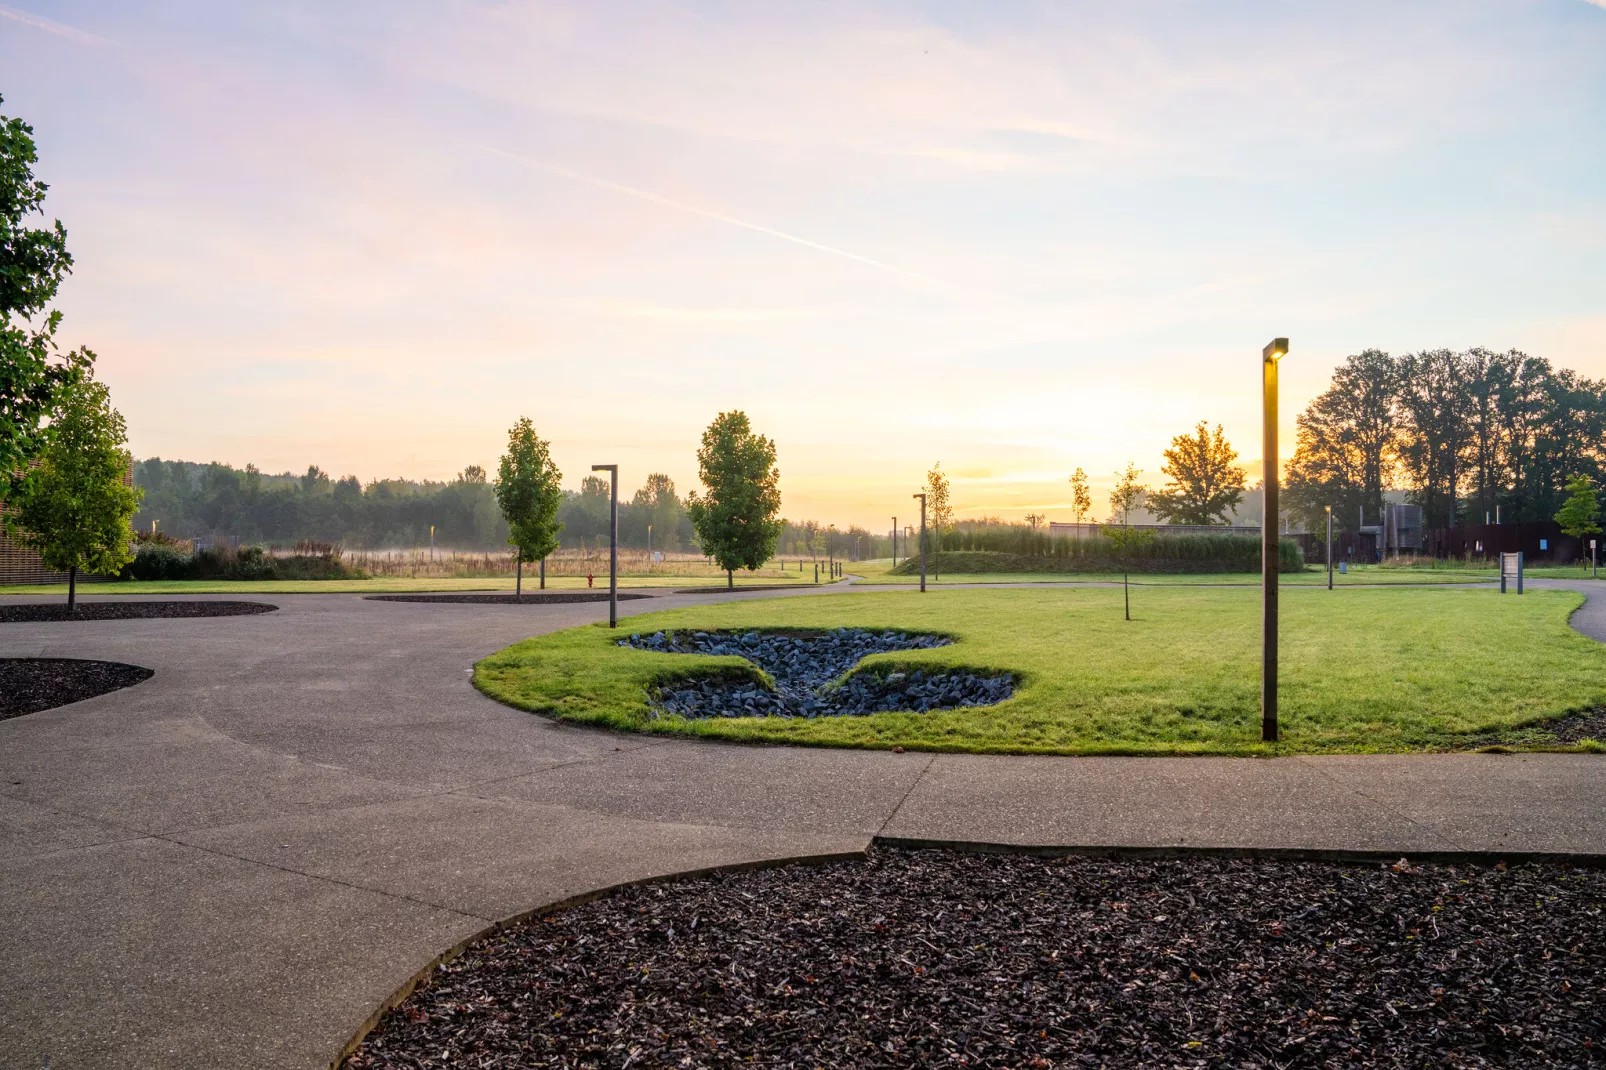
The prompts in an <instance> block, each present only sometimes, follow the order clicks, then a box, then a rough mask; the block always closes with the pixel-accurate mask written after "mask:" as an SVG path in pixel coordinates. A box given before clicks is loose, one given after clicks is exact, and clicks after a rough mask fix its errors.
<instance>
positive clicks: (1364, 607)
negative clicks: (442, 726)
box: [474, 586, 1606, 754]
mask: <svg viewBox="0 0 1606 1070" xmlns="http://www.w3.org/2000/svg"><path fill="white" fill-rule="evenodd" d="M1581 601H1582V598H1581V596H1579V595H1577V594H1574V593H1572V592H1568V591H1556V590H1535V591H1533V592H1531V593H1529V594H1527V595H1525V596H1523V597H1522V598H1517V597H1514V596H1508V597H1505V598H1502V597H1501V596H1500V595H1499V594H1498V592H1495V591H1490V590H1486V589H1485V590H1476V589H1455V588H1440V589H1437V590H1434V589H1420V588H1416V589H1413V588H1400V587H1396V588H1370V589H1368V588H1352V589H1348V590H1344V591H1335V592H1333V593H1332V594H1331V595H1329V594H1327V593H1326V592H1324V591H1305V592H1300V593H1299V594H1298V595H1297V596H1290V597H1288V598H1285V599H1284V601H1283V610H1282V612H1283V632H1282V636H1283V638H1282V674H1281V683H1282V698H1281V714H1282V725H1283V741H1282V742H1281V743H1279V744H1275V745H1270V746H1268V745H1264V744H1262V743H1260V741H1259V690H1258V688H1259V655H1260V631H1259V628H1260V603H1259V598H1258V592H1256V591H1253V590H1245V589H1240V588H1227V587H1218V588H1184V587H1175V586H1173V587H1148V588H1144V589H1142V590H1141V592H1135V593H1134V597H1133V610H1134V616H1135V617H1136V619H1135V620H1133V621H1131V622H1130V623H1128V622H1126V621H1124V620H1123V619H1122V614H1121V592H1120V591H1119V590H1114V589H1110V588H1100V587H1083V588H1046V589H1045V588H1038V589H995V590H949V591H935V592H931V593H929V594H927V595H926V596H925V597H916V596H912V595H911V594H909V593H906V592H901V591H889V592H880V593H868V592H867V593H859V594H844V595H827V596H820V597H811V598H805V599H790V598H789V599H774V600H765V601H760V602H746V603H741V604H735V603H727V604H722V605H716V606H709V607H700V608H696V609H685V610H675V611H669V612H664V613H654V614H649V615H643V616H639V617H630V618H626V619H625V620H624V621H622V622H621V625H622V626H621V627H620V628H619V629H618V630H617V631H609V630H608V629H607V628H605V627H596V626H588V627H583V628H576V629H571V630H569V631H564V632H558V633H555V634H552V635H547V636H541V637H538V638H534V639H529V640H526V641H525V642H522V643H519V644H516V645H514V646H512V647H509V648H507V649H506V650H503V651H500V652H498V653H497V654H494V655H492V656H491V657H488V658H486V659H485V660H483V661H481V662H480V663H479V664H478V665H477V666H476V667H475V670H474V682H475V684H476V686H478V687H479V688H480V689H481V690H482V691H484V692H485V693H486V694H488V695H490V696H492V697H493V698H497V699H500V700H502V701H504V702H507V703H509V704H511V705H513V706H517V707H520V708H522V709H527V710H531V711H533V712H537V713H543V714H549V715H552V716H556V717H558V718H560V719H563V720H570V721H577V722H584V723H589V724H598V725H606V726H609V727H613V728H618V729H624V730H633V731H648V732H662V733H681V734H686V735H696V736H708V737H714V738H720V739H729V740H747V741H765V742H774V743H797V744H814V745H823V746H843V747H892V746H903V747H907V748H910V749H923V750H933V751H974V752H1017V753H1053V754H1287V753H1306V752H1372V751H1413V750H1435V749H1446V748H1453V747H1456V746H1464V745H1467V743H1468V737H1469V736H1474V735H1478V734H1482V733H1487V732H1497V731H1501V730H1504V729H1509V728H1515V727H1519V726H1523V725H1526V724H1531V723H1533V722H1537V721H1540V720H1544V719H1548V718H1552V717H1555V716H1558V715H1561V714H1564V713H1567V712H1569V711H1573V710H1578V709H1584V708H1592V707H1594V706H1597V705H1600V704H1602V703H1603V702H1606V646H1603V645H1602V644H1600V643H1597V642H1595V641H1594V640H1592V639H1589V638H1586V637H1584V636H1582V635H1580V634H1578V633H1577V632H1575V631H1573V630H1572V629H1571V628H1570V627H1569V626H1568V625H1567V618H1568V617H1569V616H1570V615H1571V613H1572V611H1573V610H1574V609H1576V608H1577V607H1578V605H1579V604H1580V603H1581ZM848 625H854V626H862V627H875V628H904V629H911V630H924V631H933V632H941V633H945V634H949V635H952V636H954V637H956V638H957V640H958V641H957V642H955V643H954V644H953V645H951V646H947V647H943V648H940V649H936V650H922V651H918V652H904V653H895V654H881V655H876V656H875V657H873V658H869V659H866V660H865V662H863V663H861V664H862V665H868V664H872V663H881V664H887V665H897V666H900V667H906V668H915V667H926V668H930V667H949V668H967V669H974V670H993V671H1000V670H1004V671H1009V672H1012V673H1015V674H1017V675H1018V677H1019V678H1023V679H1024V684H1023V685H1022V686H1021V687H1020V688H1019V689H1018V690H1017V691H1016V694H1015V696H1014V697H1013V698H1012V699H1010V700H1009V701H1007V702H1004V703H1001V704H999V705H997V706H992V707H985V708H974V709H963V710H946V711H936V712H931V713H924V714H921V713H881V714H874V715H871V716H867V717H827V718H819V719H815V720H786V719H780V718H742V719H729V720H726V719H718V720H706V721H691V720H685V719H681V718H660V719H656V720H651V719H649V718H648V709H647V703H646V695H645V688H646V687H647V686H648V685H649V684H650V683H653V682H655V681H658V680H662V679H666V678H674V677H676V676H684V675H686V674H688V673H691V674H696V673H698V672H706V671H709V670H711V669H714V668H716V667H725V668H726V669H730V668H733V667H734V668H737V669H742V668H744V667H748V663H747V662H745V661H742V660H741V659H737V658H722V657H704V656H698V655H681V654H661V653H655V652H650V651H641V650H633V649H629V648H621V647H619V646H617V645H615V641H616V640H617V639H618V638H620V637H621V636H624V635H628V634H631V633H634V632H651V631H656V630H658V629H661V628H699V629H714V628H724V629H742V628H768V627H792V628H831V627H841V626H848Z"/></svg>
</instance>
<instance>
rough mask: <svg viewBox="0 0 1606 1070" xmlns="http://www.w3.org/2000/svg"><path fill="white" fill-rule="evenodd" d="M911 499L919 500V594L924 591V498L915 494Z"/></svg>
mask: <svg viewBox="0 0 1606 1070" xmlns="http://www.w3.org/2000/svg"><path fill="white" fill-rule="evenodd" d="M912 497H915V498H919V499H920V593H921V594H924V593H925V591H926V496H925V495H924V494H915V495H912Z"/></svg>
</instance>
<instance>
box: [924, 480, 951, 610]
mask: <svg viewBox="0 0 1606 1070" xmlns="http://www.w3.org/2000/svg"><path fill="white" fill-rule="evenodd" d="M953 527H954V509H953V504H952V502H951V501H950V500H949V486H948V477H947V476H946V475H944V474H943V471H942V462H941V461H938V462H937V463H936V464H934V465H932V466H931V471H929V472H927V473H926V529H927V530H928V531H929V532H930V533H931V534H932V535H935V536H936V537H937V545H936V550H935V552H934V553H933V554H932V555H931V574H932V578H933V579H937V580H940V579H942V538H943V536H944V535H946V534H948V533H949V532H950V531H952V530H953Z"/></svg>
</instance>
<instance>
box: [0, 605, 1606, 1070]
mask: <svg viewBox="0 0 1606 1070" xmlns="http://www.w3.org/2000/svg"><path fill="white" fill-rule="evenodd" d="M1590 586H1593V587H1594V588H1595V589H1597V590H1598V589H1601V588H1599V586H1598V585H1590ZM905 593H906V594H907V595H908V596H910V597H916V596H917V595H916V593H915V592H913V591H907V590H906V591H905ZM813 596H814V592H801V593H799V592H794V593H791V594H789V595H779V596H778V595H774V594H771V595H739V596H737V597H813ZM253 597H256V596H253ZM720 597H724V596H720ZM709 600H712V599H711V598H710V597H709V596H681V595H668V596H662V597H657V598H654V599H652V600H651V601H635V602H628V603H624V604H622V605H621V607H620V608H621V610H623V611H624V612H626V613H636V612H643V611H648V610H654V609H662V608H669V607H672V606H683V605H690V604H695V603H697V602H699V601H709ZM272 601H274V602H275V603H276V604H278V605H280V606H281V607H282V608H281V609H280V611H279V612H277V613H271V614H267V615H263V616H254V617H234V618H214V619H208V620H168V621H110V622H103V623H82V624H73V625H62V624H52V625H0V656H19V655H28V656H36V655H58V656H73V657H96V658H107V659H111V660H122V661H129V662H134V663H136V664H141V665H146V666H149V667H151V668H154V669H155V670H156V675H155V677H154V678H152V679H151V680H149V681H147V682H146V683H143V684H140V685H138V686H137V687H134V688H131V689H129V690H126V691H123V692H119V693H115V694H111V695H104V696H101V697H100V698H96V699H91V700H89V701H87V702H83V703H79V704H76V705H73V706H69V707H63V708H61V709H57V710H50V711H46V712H43V713H38V714H33V715H31V716H27V717H20V718H14V719H12V720H9V721H3V722H0V1065H3V1066H4V1067H8V1068H9V1067H26V1068H34V1067H42V1066H45V1065H47V1064H48V1065H49V1066H50V1067H52V1068H53V1070H67V1068H74V1067H107V1068H111V1067H116V1068H126V1067H219V1066H229V1067H241V1068H248V1067H262V1068H273V1070H280V1068H309V1070H310V1068H316V1067H320V1066H325V1065H327V1064H328V1062H329V1060H330V1059H331V1057H332V1056H333V1055H334V1054H335V1053H336V1052H337V1051H338V1050H339V1048H340V1046H341V1045H342V1044H343V1043H344V1042H345V1041H346V1040H347V1039H348V1037H349V1036H350V1035H351V1034H352V1032H353V1031H354V1030H355V1029H356V1028H357V1027H358V1026H359V1024H360V1023H361V1022H362V1021H363V1020H364V1019H365V1018H366V1017H367V1016H368V1015H369V1014H370V1012H371V1011H372V1010H373V1008H374V1007H375V1006H376V1005H377V1004H378V1003H379V1001H380V1000H382V999H383V998H384V997H385V996H386V995H388V994H389V993H390V992H392V991H393V990H394V989H395V988H396V987H397V986H398V985H399V984H401V983H402V982H403V981H405V980H406V979H407V978H408V977H409V976H411V975H412V974H413V973H414V972H415V971H416V970H418V969H420V968H421V967H422V966H423V965H425V964H426V963H428V962H429V961H430V960H431V959H432V958H433V957H434V956H435V955H437V954H439V953H440V952H441V951H443V950H445V949H447V948H449V947H451V946H452V945H454V944H456V943H457V942H458V941H460V940H463V939H464V938H466V937H468V936H470V935H472V934H474V933H476V932H479V931H481V930H482V929H484V928H485V927H486V926H487V925H489V924H491V923H492V922H493V921H496V920H500V919H503V918H507V917H509V916H512V915H514V914H517V913H520V912H522V911H525V910H528V909H531V908H533V907H536V906H540V905H542V904H547V903H551V902H555V901H557V900H560V899H563V898H566V897H569V896H573V895H576V894H580V893H583V892H586V891H588V890H592V889H596V888H599V887H605V886H609V885H613V884H616V883H620V882H623V881H627V880H635V879H640V878H645V877H651V876H655V875H663V874H668V873H674V872H680V871H685V870H688V869H693V868H699V867H707V866H715V865H725V864H733V863H742V862H755V861H762V860H769V859H777V858H784V857H792V856H799V855H813V854H829V853H834V852H843V851H858V850H862V849H863V848H864V847H865V846H866V845H867V844H868V843H869V842H870V841H871V839H872V837H875V836H883V837H889V838H903V839H913V840H945V841H977V842H983V841H984V842H994V843H1011V844H1024V845H1039V846H1084V847H1092V846H1104V845H1111V846H1114V845H1121V846H1138V847H1144V846H1147V847H1175V846H1186V847H1222V848H1234V847H1237V848H1243V847H1255V848H1306V849H1318V850H1332V851H1377V850H1382V851H1388V852H1390V853H1395V852H1397V853H1400V854H1413V853H1415V854H1420V853H1424V852H1430V851H1468V850H1494V851H1501V850H1520V851H1546V852H1548V851H1554V852H1590V853H1603V854H1606V760H1601V759H1598V758H1595V757H1593V756H1589V755H1532V756H1491V755H1475V754H1467V755H1435V756H1401V757H1366V758H1362V757H1322V758H1288V759H1278V760H1275V761H1264V760H1244V759H1211V758H1189V759H1157V758H1146V759H1145V758H1021V757H980V756H940V757H938V756H932V755H928V754H917V753H909V754H892V753H889V752H854V751H832V750H811V749H794V748H783V747H744V746H727V745H720V744H712V743H705V742H692V741H680V740H655V739H646V738H642V737H635V736H622V735H614V734H610V733H606V732H600V731H594V730H588V729H580V728H570V727H564V726H561V725H557V724H554V723H552V722H550V721H547V720H545V719H543V718H540V717H534V716H531V715H528V714H525V713H520V712H518V711H515V710H511V709H507V708H505V707H503V706H501V705H499V704H497V703H495V702H492V701H490V700H489V699H486V698H484V697H483V696H481V695H480V694H478V693H477V692H476V691H474V690H473V689H472V688H471V687H470V686H469V684H468V675H469V667H470V665H471V663H472V662H473V661H474V660H475V659H477V658H479V657H482V656H484V655H485V654H487V653H489V652H491V651H493V650H496V649H498V648H500V647H502V646H504V645H506V644H508V643H510V642H513V641H515V640H517V639H519V638H521V637H523V636H526V635H529V634H532V633H537V632H544V631H550V630H554V629H558V628H564V627H569V626H572V625H576V624H581V623H585V622H588V621H594V620H597V619H600V618H603V617H605V615H606V606H605V605H597V604H580V605H552V606H542V607H534V606H466V605H418V604H413V603H398V602H370V601H365V600H363V599H361V598H359V597H356V596H351V595H286V596H274V597H273V598H272ZM1575 624H1577V626H1578V627H1580V629H1581V630H1584V631H1586V632H1588V633H1589V634H1592V635H1595V636H1596V637H1598V638H1606V598H1594V599H1592V600H1591V601H1590V602H1589V604H1588V605H1587V606H1586V607H1585V609H1584V610H1581V611H1580V613H1579V614H1578V616H1577V617H1576V618H1575Z"/></svg>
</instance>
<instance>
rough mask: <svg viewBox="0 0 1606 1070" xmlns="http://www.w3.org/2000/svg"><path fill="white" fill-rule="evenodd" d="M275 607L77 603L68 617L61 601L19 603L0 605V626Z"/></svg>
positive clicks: (229, 613)
mask: <svg viewBox="0 0 1606 1070" xmlns="http://www.w3.org/2000/svg"><path fill="white" fill-rule="evenodd" d="M278 608H279V607H278V606H270V605H268V604H267V603H266V602H205V601H196V602H79V603H78V605H77V606H76V607H75V608H74V611H73V612H72V613H70V614H69V613H68V612H67V603H66V602H65V601H62V602H23V603H13V604H11V605H0V624H32V623H39V622H43V621H56V620H61V621H79V620H149V619H151V618H153V617H243V616H249V615H251V614H254V613H272V612H273V611H274V610H276V609H278Z"/></svg>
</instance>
